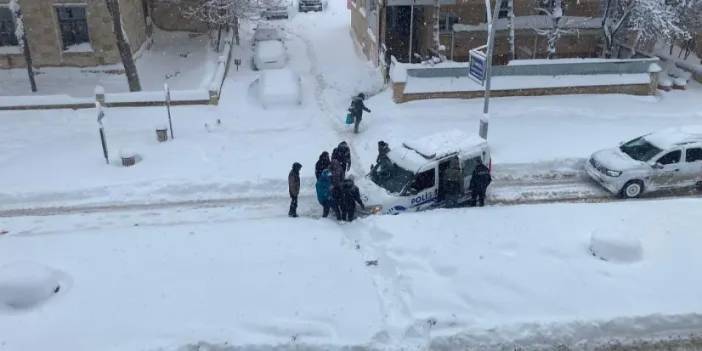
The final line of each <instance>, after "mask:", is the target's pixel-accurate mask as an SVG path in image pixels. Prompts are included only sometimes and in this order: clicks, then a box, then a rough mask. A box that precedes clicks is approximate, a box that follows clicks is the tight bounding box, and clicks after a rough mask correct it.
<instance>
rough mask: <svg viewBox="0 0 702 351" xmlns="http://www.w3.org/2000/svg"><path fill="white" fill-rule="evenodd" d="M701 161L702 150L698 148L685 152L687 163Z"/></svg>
mask: <svg viewBox="0 0 702 351" xmlns="http://www.w3.org/2000/svg"><path fill="white" fill-rule="evenodd" d="M699 161H702V148H699V147H696V148H694V149H687V151H685V162H699Z"/></svg>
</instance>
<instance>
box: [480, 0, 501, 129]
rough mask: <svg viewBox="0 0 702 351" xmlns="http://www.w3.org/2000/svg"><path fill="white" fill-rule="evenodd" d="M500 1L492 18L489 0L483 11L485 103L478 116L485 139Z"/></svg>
mask: <svg viewBox="0 0 702 351" xmlns="http://www.w3.org/2000/svg"><path fill="white" fill-rule="evenodd" d="M502 1H504V0H497V1H495V8H494V9H493V10H492V11H493V13H492V19H490V0H485V11H487V18H488V43H487V67H486V70H485V104H484V105H483V116H482V117H481V118H480V131H479V135H480V137H481V138H483V139H486V140H487V136H488V125H489V123H490V81H491V80H492V55H493V53H494V52H495V23H496V22H497V18H498V17H499V15H500V8H501V7H502V6H501V5H502Z"/></svg>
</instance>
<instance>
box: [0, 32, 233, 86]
mask: <svg viewBox="0 0 702 351" xmlns="http://www.w3.org/2000/svg"><path fill="white" fill-rule="evenodd" d="M152 38H153V44H152V45H151V47H150V48H146V47H144V48H142V49H141V51H140V54H139V56H138V58H137V60H136V65H137V71H138V72H139V78H140V79H139V80H140V82H141V86H142V89H143V90H144V91H152V90H156V91H161V90H163V83H165V82H168V84H169V86H170V87H171V89H174V90H191V89H198V88H201V87H207V84H209V82H210V79H211V77H212V74H213V72H214V70H215V67H216V64H217V57H218V56H219V54H218V53H216V52H214V50H213V49H212V47H211V46H210V44H209V43H210V40H209V38H208V36H207V35H196V36H192V35H190V34H189V33H184V32H167V31H161V30H158V29H155V30H154V33H153V36H152ZM122 70H123V67H122V65H121V64H118V65H105V66H98V67H84V68H77V67H76V68H71V67H59V68H56V67H42V68H39V69H36V70H35V71H34V72H35V73H36V82H37V89H38V92H37V93H32V92H31V90H30V89H29V81H28V80H27V70H26V69H11V70H0V81H2V84H0V96H29V95H37V94H41V95H54V94H61V95H69V96H72V97H91V96H95V95H94V90H95V86H96V85H101V86H103V87H104V88H105V92H107V93H119V92H127V91H129V87H128V86H127V79H126V78H125V76H124V74H123V73H120V72H121V71H122Z"/></svg>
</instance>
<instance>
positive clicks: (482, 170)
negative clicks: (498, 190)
mask: <svg viewBox="0 0 702 351" xmlns="http://www.w3.org/2000/svg"><path fill="white" fill-rule="evenodd" d="M477 161H478V164H477V165H476V166H475V169H474V170H473V176H472V177H471V178H470V185H469V187H468V189H469V190H470V206H475V205H478V206H480V207H482V206H485V192H486V191H487V187H488V185H490V183H491V182H492V176H490V168H488V167H487V166H485V165H484V164H483V160H482V159H480V158H478V160H477Z"/></svg>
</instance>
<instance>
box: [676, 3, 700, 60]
mask: <svg viewBox="0 0 702 351" xmlns="http://www.w3.org/2000/svg"><path fill="white" fill-rule="evenodd" d="M668 2H669V4H670V5H671V6H673V8H674V11H675V12H676V17H677V18H678V25H679V26H680V27H681V28H682V29H684V31H685V32H686V33H687V34H688V35H689V37H687V38H685V37H682V38H680V37H677V36H674V37H673V38H672V40H671V41H670V43H669V45H670V54H671V55H672V54H673V48H674V47H675V46H676V45H679V46H680V52H679V53H678V57H680V56H682V55H684V57H685V59H687V58H688V56H689V55H690V54H691V53H692V52H693V51H694V50H695V48H696V46H697V45H702V43H697V42H696V41H695V34H694V33H702V0H669V1H668Z"/></svg>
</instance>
